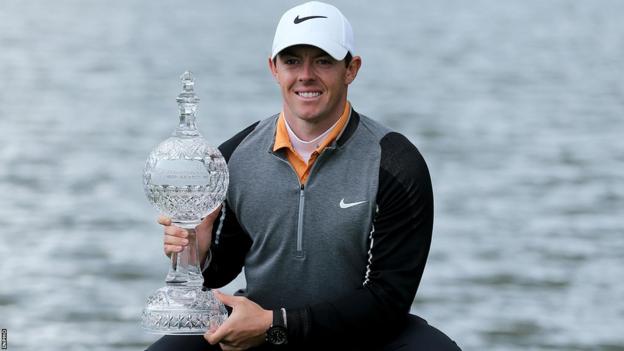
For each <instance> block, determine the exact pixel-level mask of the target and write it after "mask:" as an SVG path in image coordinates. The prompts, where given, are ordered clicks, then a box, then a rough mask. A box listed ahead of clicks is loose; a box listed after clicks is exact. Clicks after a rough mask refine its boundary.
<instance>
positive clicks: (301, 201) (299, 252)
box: [269, 147, 330, 258]
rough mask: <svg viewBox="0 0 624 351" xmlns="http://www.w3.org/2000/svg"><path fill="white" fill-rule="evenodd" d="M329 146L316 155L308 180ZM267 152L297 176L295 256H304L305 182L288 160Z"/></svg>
mask: <svg viewBox="0 0 624 351" xmlns="http://www.w3.org/2000/svg"><path fill="white" fill-rule="evenodd" d="M329 148H330V147H327V148H326V149H325V150H323V152H321V154H320V155H318V157H317V158H316V161H315V162H314V164H313V165H312V168H310V173H309V174H308V180H310V177H311V176H312V173H313V171H314V169H315V168H316V167H317V165H318V163H319V160H320V159H321V156H323V154H324V153H325V151H326V150H327V149H329ZM269 153H270V154H272V155H273V156H275V157H277V158H278V159H279V160H281V161H282V162H285V163H286V164H288V166H289V167H290V169H292V171H293V174H294V175H295V177H297V182H298V183H299V210H298V212H297V250H296V253H295V257H297V258H303V257H305V254H304V252H303V215H304V212H305V184H302V183H301V181H300V180H299V176H298V175H297V172H296V171H295V168H294V167H293V166H292V165H291V164H290V162H288V160H286V159H284V158H282V157H280V156H279V155H276V154H274V153H273V152H271V151H269Z"/></svg>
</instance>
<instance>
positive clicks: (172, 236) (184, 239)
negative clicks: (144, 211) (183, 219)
mask: <svg viewBox="0 0 624 351" xmlns="http://www.w3.org/2000/svg"><path fill="white" fill-rule="evenodd" d="M220 211H221V206H219V207H218V208H217V209H216V210H214V211H212V212H211V213H210V214H209V215H208V216H206V217H205V218H204V219H203V220H202V221H201V223H200V224H199V225H198V226H197V227H195V233H196V235H197V246H198V249H199V258H200V259H201V261H200V262H204V260H205V259H206V255H207V253H208V249H209V248H210V243H211V241H212V225H213V223H214V221H215V220H216V219H217V217H218V216H219V213H220ZM158 223H159V224H162V225H163V226H164V227H165V228H164V232H165V238H164V251H165V255H167V256H168V257H170V256H171V254H172V253H174V252H175V253H178V252H182V250H183V249H184V247H185V246H186V245H188V244H189V238H188V236H189V232H188V230H186V229H184V228H180V227H178V226H176V225H174V224H173V223H172V222H171V218H169V217H165V216H160V217H159V218H158Z"/></svg>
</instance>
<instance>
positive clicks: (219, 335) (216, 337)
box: [204, 320, 229, 345]
mask: <svg viewBox="0 0 624 351" xmlns="http://www.w3.org/2000/svg"><path fill="white" fill-rule="evenodd" d="M228 325H229V324H228V321H227V320H226V321H225V322H224V323H223V324H221V326H220V327H219V328H217V330H215V331H214V332H212V333H209V332H206V333H205V334H204V339H206V341H208V342H209V343H210V345H215V344H217V343H218V342H220V341H221V340H222V339H223V338H224V337H225V336H226V335H227V334H228V333H229V327H228Z"/></svg>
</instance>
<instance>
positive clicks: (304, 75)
mask: <svg viewBox="0 0 624 351" xmlns="http://www.w3.org/2000/svg"><path fill="white" fill-rule="evenodd" d="M314 77H315V74H314V66H313V62H312V60H304V62H303V64H302V65H301V71H300V72H299V80H300V81H310V80H314Z"/></svg>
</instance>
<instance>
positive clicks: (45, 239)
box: [0, 0, 624, 351]
mask: <svg viewBox="0 0 624 351" xmlns="http://www.w3.org/2000/svg"><path fill="white" fill-rule="evenodd" d="M334 3H336V4H337V5H338V6H339V7H340V8H341V9H342V11H343V12H344V13H345V14H346V15H347V16H348V17H349V18H350V20H351V23H352V25H353V27H354V30H355V33H356V41H357V46H358V54H360V55H361V56H362V57H363V67H362V69H361V71H360V74H359V76H358V78H357V80H356V81H355V83H354V84H353V85H352V87H351V90H350V94H351V97H350V100H351V102H352V103H353V105H354V106H355V108H356V109H357V110H358V111H359V112H361V113H363V114H366V115H368V116H370V117H372V118H374V119H376V120H378V121H380V122H382V123H384V124H386V125H388V126H390V127H392V128H394V129H396V130H398V131H401V132H402V133H404V134H405V135H406V136H408V137H409V138H410V140H412V142H413V143H414V144H416V145H417V147H418V148H419V149H420V151H421V152H422V153H423V154H424V156H425V158H426V160H427V162H428V164H429V167H430V171H431V175H432V180H433V186H434V192H435V201H436V219H435V228H434V239H433V243H432V247H431V254H430V259H429V262H428V265H427V268H426V270H425V275H424V277H423V281H422V283H421V286H420V289H419V292H418V295H417V298H416V301H415V303H414V306H413V311H414V312H415V313H417V314H419V315H421V316H422V317H424V318H426V319H427V320H428V321H429V322H430V323H431V324H433V325H435V326H436V327H438V328H440V329H442V330H443V331H444V332H446V333H447V334H449V335H450V336H451V337H452V338H453V339H455V340H456V341H457V342H458V344H460V345H461V346H462V347H463V349H464V350H518V351H519V350H562V351H563V350H611V351H613V350H624V334H623V333H622V330H624V279H623V278H624V270H623V267H624V218H623V209H624V60H623V59H624V22H623V21H622V18H623V16H624V2H622V1H615V0H613V1H606V0H599V1H572V0H567V1H565V0H553V1H539V0H526V1H513V2H512V1H507V2H501V1H494V0H491V1H481V0H477V1H452V0H443V1H433V0H430V1H393V2H385V3H383V4H382V3H379V2H355V1H352V2H348V1H346V0H344V1H336V2H334ZM294 4H296V3H295V2H292V1H283V0H282V1H271V2H244V1H230V2H208V1H185V2H163V3H156V2H148V1H100V2H96V1H78V0H74V1H18V0H2V1H1V2H0V131H1V132H2V138H0V194H2V195H1V197H0V200H1V201H0V228H1V230H0V239H2V245H0V327H1V328H6V329H7V330H8V343H9V350H35V349H37V348H41V347H42V346H43V347H45V348H46V349H49V350H143V349H144V348H145V347H146V346H147V345H149V344H150V343H151V342H152V341H153V340H155V339H156V336H154V335H150V334H146V333H144V332H143V331H141V330H140V329H139V315H140V312H141V309H142V307H143V304H144V301H145V298H146V297H147V295H148V294H149V293H150V292H151V291H153V290H154V289H156V288H158V287H160V286H161V285H162V284H163V280H164V276H165V274H166V271H167V267H168V261H167V259H166V258H165V256H164V255H163V253H162V247H161V240H162V238H161V229H160V228H159V226H158V225H157V224H156V223H155V219H156V216H157V213H156V211H155V210H154V209H153V208H151V207H150V205H149V204H148V203H147V200H146V198H145V195H144V194H143V190H142V183H141V173H142V168H143V164H144V162H145V159H146V158H147V155H148V153H149V151H150V150H151V148H152V147H153V146H155V145H156V144H157V143H158V142H159V141H160V140H162V139H163V138H165V137H167V136H168V134H169V133H170V132H171V130H172V129H173V128H174V127H175V124H176V123H177V106H176V103H175V97H176V95H177V94H178V92H179V90H180V84H179V80H178V77H179V75H180V74H181V73H182V72H183V71H185V70H187V69H188V70H191V71H193V72H194V74H195V77H196V90H197V93H198V95H199V96H200V98H201V99H202V102H201V104H200V106H199V125H200V129H201V131H202V133H203V134H204V136H205V137H207V138H208V139H209V140H210V141H211V142H212V143H213V144H215V145H216V144H218V143H220V142H221V141H223V140H225V139H226V138H228V137H229V136H231V135H233V134H234V133H236V132H238V131H239V130H241V129H243V128H244V127H246V126H247V125H249V124H251V123H253V122H255V121H257V120H259V119H261V118H264V117H266V116H269V115H271V114H273V113H276V112H278V111H279V110H280V96H279V91H278V89H277V85H276V84H275V83H274V82H273V80H272V77H271V76H270V74H269V72H268V70H267V62H266V61H267V57H268V55H269V52H270V46H271V41H272V39H273V31H274V26H275V25H276V23H277V20H278V19H279V17H280V16H281V14H282V13H283V11H285V10H286V9H287V8H289V7H290V6H292V5H294ZM237 284H238V285H240V284H242V282H241V281H240V280H239V281H237V282H235V284H234V285H231V286H230V287H228V288H227V289H230V290H229V291H231V289H233V288H234V287H235V286H237Z"/></svg>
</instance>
